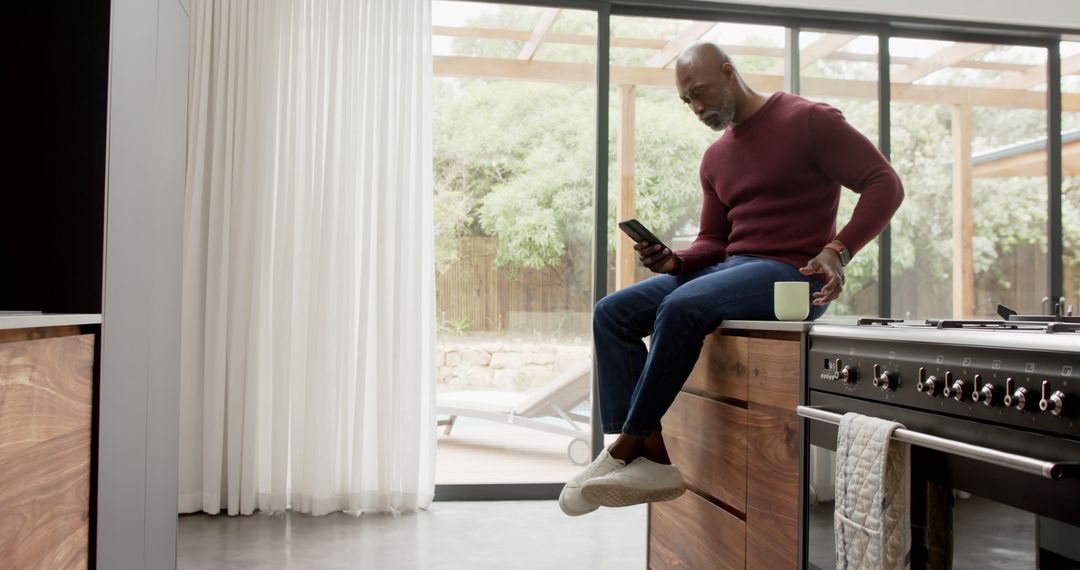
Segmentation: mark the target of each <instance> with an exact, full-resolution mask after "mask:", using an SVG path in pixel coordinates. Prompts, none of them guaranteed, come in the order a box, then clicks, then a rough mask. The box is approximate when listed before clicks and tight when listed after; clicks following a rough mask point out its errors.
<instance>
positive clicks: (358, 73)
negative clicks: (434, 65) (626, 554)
mask: <svg viewBox="0 0 1080 570" xmlns="http://www.w3.org/2000/svg"><path fill="white" fill-rule="evenodd" d="M190 55H191V57H190V61H191V69H190V77H189V80H190V81H189V88H190V100H189V125H188V168H187V198H186V205H185V207H186V212H185V248H184V283H183V313H182V314H183V321H182V323H181V328H182V347H181V354H182V362H181V402H180V413H181V418H180V421H181V430H180V431H181V434H180V435H181V442H180V447H181V449H180V452H181V457H180V495H179V510H180V512H196V511H205V512H208V513H218V512H221V511H226V512H228V513H229V514H250V513H252V512H254V511H255V510H264V511H281V510H285V509H287V508H291V509H294V510H298V511H302V512H307V513H312V514H316V515H318V514H325V513H329V512H334V511H339V510H345V511H350V512H365V511H399V510H408V509H416V508H424V507H426V506H427V505H428V504H429V503H430V501H431V499H432V496H433V490H434V453H435V428H434V379H433V376H434V345H435V337H434V335H435V332H434V329H435V327H434V314H435V311H434V302H435V295H434V272H433V268H434V252H433V234H432V232H433V204H432V191H431V184H432V179H431V142H430V140H431V119H430V99H429V98H430V81H431V79H430V78H431V45H430V6H429V3H428V0H349V1H346V0H339V1H333V0H279V1H275V2H261V1H258V0H196V1H195V2H193V6H192V31H191V54H190Z"/></svg>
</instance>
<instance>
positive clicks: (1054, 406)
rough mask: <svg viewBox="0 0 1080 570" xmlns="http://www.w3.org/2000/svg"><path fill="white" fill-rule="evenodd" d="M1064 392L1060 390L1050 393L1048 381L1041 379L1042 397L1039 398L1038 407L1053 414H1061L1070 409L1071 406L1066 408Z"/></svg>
mask: <svg viewBox="0 0 1080 570" xmlns="http://www.w3.org/2000/svg"><path fill="white" fill-rule="evenodd" d="M1065 401H1066V400H1065V393H1064V392H1062V391H1061V390H1058V391H1056V392H1054V393H1053V394H1051V393H1050V383H1049V382H1047V381H1045V380H1044V381H1043V383H1042V399H1041V400H1039V409H1040V410H1042V411H1044V412H1050V413H1051V414H1054V415H1055V416H1061V415H1065V414H1067V412H1070V411H1071V406H1069V408H1066V406H1067V404H1066V403H1065Z"/></svg>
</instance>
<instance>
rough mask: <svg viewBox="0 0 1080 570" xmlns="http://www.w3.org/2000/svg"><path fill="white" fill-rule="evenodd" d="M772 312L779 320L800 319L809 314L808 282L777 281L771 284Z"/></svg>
mask: <svg viewBox="0 0 1080 570" xmlns="http://www.w3.org/2000/svg"><path fill="white" fill-rule="evenodd" d="M773 312H774V313H776V318H777V319H779V320H781V321H801V320H805V319H806V317H807V316H809V315H810V284H809V283H807V282H806V281H777V282H776V284H775V285H774V286H773Z"/></svg>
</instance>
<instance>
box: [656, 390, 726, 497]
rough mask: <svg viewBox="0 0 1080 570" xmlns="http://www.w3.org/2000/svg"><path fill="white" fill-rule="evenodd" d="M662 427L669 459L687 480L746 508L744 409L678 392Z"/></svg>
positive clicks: (707, 492) (708, 492) (713, 494)
mask: <svg viewBox="0 0 1080 570" xmlns="http://www.w3.org/2000/svg"><path fill="white" fill-rule="evenodd" d="M663 427H664V442H665V443H666V444H667V448H668V454H669V455H670V456H671V462H672V463H673V464H675V466H677V467H678V468H679V470H680V471H681V472H682V474H683V478H685V479H686V482H687V483H689V484H690V485H692V486H693V487H696V488H698V489H700V490H701V491H702V492H703V493H706V494H708V495H711V496H713V497H715V498H717V499H719V500H720V501H721V502H723V503H725V504H727V505H729V506H731V507H732V508H733V509H735V510H737V511H740V512H746V435H747V434H746V410H744V409H742V408H738V407H735V406H730V405H728V404H724V403H722V402H718V401H716V400H710V399H708V398H703V397H701V396H696V395H694V394H690V393H687V392H680V393H679V395H678V396H677V397H676V398H675V403H674V404H672V406H671V408H670V409H669V410H668V412H667V414H666V415H665V416H664V419H663Z"/></svg>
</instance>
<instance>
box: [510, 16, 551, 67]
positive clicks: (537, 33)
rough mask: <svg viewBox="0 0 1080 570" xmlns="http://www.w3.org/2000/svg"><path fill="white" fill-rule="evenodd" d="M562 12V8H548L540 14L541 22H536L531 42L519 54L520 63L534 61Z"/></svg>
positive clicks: (530, 36) (530, 38) (526, 43)
mask: <svg viewBox="0 0 1080 570" xmlns="http://www.w3.org/2000/svg"><path fill="white" fill-rule="evenodd" d="M561 12H562V9H560V8H546V9H545V10H544V11H543V12H542V13H541V14H540V20H539V21H538V22H536V27H534V28H533V31H532V34H530V35H529V40H528V41H527V42H525V45H524V46H522V48H521V53H519V54H518V57H517V58H518V60H520V61H532V58H533V56H534V55H536V50H538V49H540V44H542V43H544V37H545V36H547V35H548V32H550V31H551V26H553V25H554V24H555V20H556V18H558V17H559V14H560V13H561Z"/></svg>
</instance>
